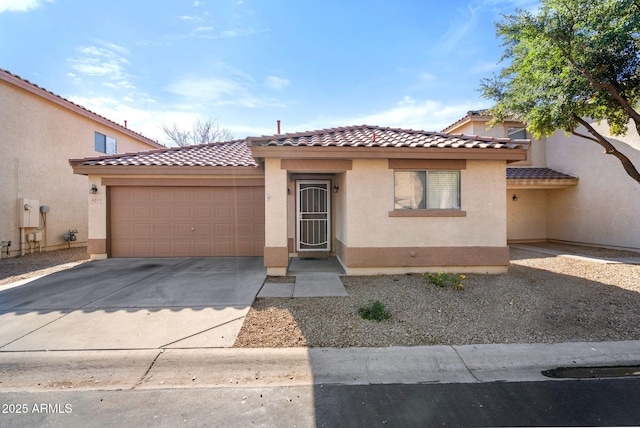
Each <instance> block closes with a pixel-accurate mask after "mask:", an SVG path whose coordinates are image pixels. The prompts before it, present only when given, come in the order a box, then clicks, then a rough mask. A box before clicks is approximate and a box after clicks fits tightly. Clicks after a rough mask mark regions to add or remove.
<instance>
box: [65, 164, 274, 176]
mask: <svg viewBox="0 0 640 428" xmlns="http://www.w3.org/2000/svg"><path fill="white" fill-rule="evenodd" d="M71 167H72V168H73V173H74V174H77V175H102V176H107V175H118V176H121V175H146V176H148V175H198V176H201V175H246V176H250V175H253V176H263V175H264V170H263V168H262V167H261V166H171V165H163V166H148V165H126V166H125V165H82V164H75V165H74V164H72V165H71Z"/></svg>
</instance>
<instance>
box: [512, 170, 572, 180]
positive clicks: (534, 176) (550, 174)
mask: <svg viewBox="0 0 640 428" xmlns="http://www.w3.org/2000/svg"><path fill="white" fill-rule="evenodd" d="M507 180H577V178H576V177H574V176H572V175H568V174H564V173H562V172H558V171H555V170H553V169H550V168H507Z"/></svg>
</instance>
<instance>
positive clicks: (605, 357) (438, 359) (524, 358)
mask: <svg viewBox="0 0 640 428" xmlns="http://www.w3.org/2000/svg"><path fill="white" fill-rule="evenodd" d="M636 364H640V341H622V342H593V343H560V344H530V345H529V344H513V345H463V346H415V347H390V348H280V349H264V348H254V349H238V348H222V349H221V348H218V349H213V348H198V349H142V350H105V351H49V352H0V373H1V374H2V376H1V377H0V391H38V390H40V391H42V390H45V391H55V390H61V389H65V390H69V389H72V390H118V389H155V388H219V387H265V386H268V387H273V386H300V385H323V384H327V385H330V384H341V385H366V384H390V383H399V384H420V383H479V382H498V381H506V382H520V381H543V380H546V381H548V380H550V379H549V378H547V377H544V376H543V375H542V374H541V371H543V370H549V369H553V368H556V367H567V366H609V365H636Z"/></svg>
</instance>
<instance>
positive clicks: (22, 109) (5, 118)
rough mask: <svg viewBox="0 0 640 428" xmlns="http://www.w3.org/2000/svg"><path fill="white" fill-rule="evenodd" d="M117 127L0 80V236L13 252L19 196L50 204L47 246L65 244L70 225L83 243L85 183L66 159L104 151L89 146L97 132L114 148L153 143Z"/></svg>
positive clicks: (139, 147)
mask: <svg viewBox="0 0 640 428" xmlns="http://www.w3.org/2000/svg"><path fill="white" fill-rule="evenodd" d="M117 128H118V127H117V126H114V128H111V127H109V126H106V125H104V124H102V123H99V122H95V121H93V120H90V119H89V118H87V117H84V116H82V115H80V114H78V113H75V112H72V111H71V110H69V109H66V108H64V107H62V106H60V105H58V104H56V103H54V102H52V101H49V100H47V99H45V98H43V97H41V96H38V95H35V94H33V93H31V92H28V91H26V90H24V89H21V88H18V87H16V86H14V85H13V84H11V83H9V82H7V81H5V80H2V79H0V153H1V156H0V239H2V240H5V241H6V240H11V241H12V246H11V250H12V252H11V255H12V256H15V255H18V254H19V249H20V245H19V241H20V239H19V235H20V232H19V228H18V220H17V215H18V207H17V201H18V198H20V197H24V196H31V197H34V198H36V199H39V200H40V204H41V205H48V206H49V208H50V211H49V213H48V214H47V227H46V229H45V238H46V245H47V248H46V249H56V248H65V247H66V246H67V243H66V241H64V240H63V235H64V233H65V232H67V230H69V229H77V230H78V240H77V241H76V242H75V243H74V245H84V244H86V241H87V216H88V205H89V201H88V197H89V185H88V184H87V178H86V177H84V176H79V175H74V174H73V171H72V169H71V166H70V165H69V161H68V160H69V158H80V157H86V156H99V155H103V153H99V152H96V151H94V132H96V131H97V132H100V133H103V134H105V135H108V136H111V137H114V138H116V139H117V144H118V152H124V151H139V150H145V149H151V148H153V147H152V146H150V145H149V144H146V143H143V142H142V141H139V140H136V139H134V138H132V137H131V136H129V135H127V134H126V133H122V132H120V131H118V130H117ZM3 256H4V254H3Z"/></svg>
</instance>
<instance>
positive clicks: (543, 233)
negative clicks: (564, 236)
mask: <svg viewBox="0 0 640 428" xmlns="http://www.w3.org/2000/svg"><path fill="white" fill-rule="evenodd" d="M556 191H557V190H549V191H548V190H543V189H536V190H525V189H507V198H506V203H507V240H508V241H510V242H512V241H521V242H522V241H544V240H546V239H547V193H548V192H550V193H553V192H556ZM513 195H516V197H517V200H516V201H514V200H513Z"/></svg>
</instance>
